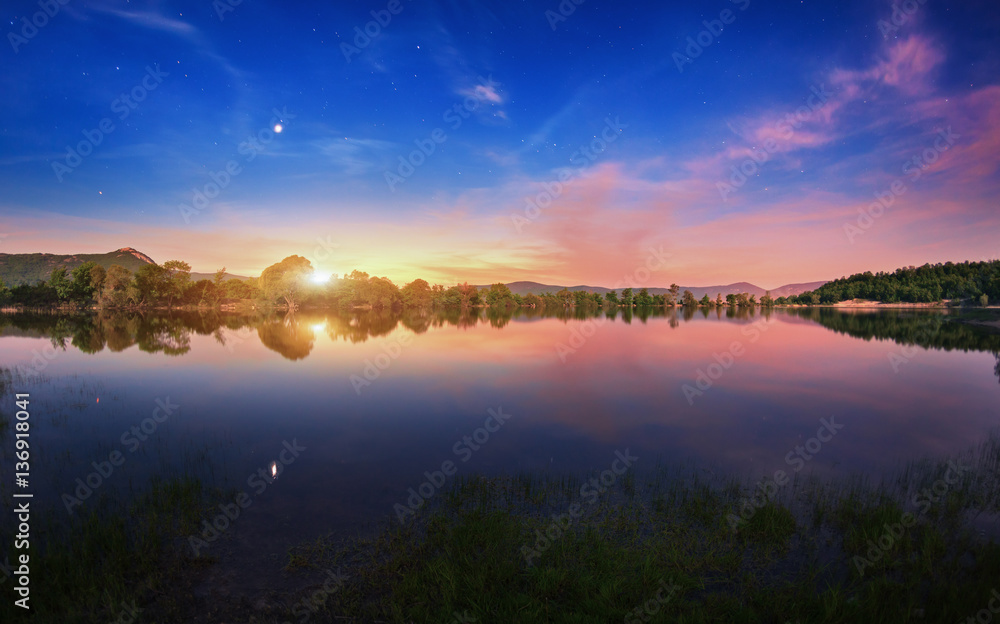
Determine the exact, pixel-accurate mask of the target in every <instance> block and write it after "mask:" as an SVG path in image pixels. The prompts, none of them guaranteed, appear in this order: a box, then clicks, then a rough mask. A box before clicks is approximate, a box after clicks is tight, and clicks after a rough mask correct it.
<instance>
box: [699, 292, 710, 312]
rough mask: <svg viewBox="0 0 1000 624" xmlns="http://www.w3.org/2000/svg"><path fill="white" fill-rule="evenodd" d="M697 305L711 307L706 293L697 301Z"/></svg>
mask: <svg viewBox="0 0 1000 624" xmlns="http://www.w3.org/2000/svg"><path fill="white" fill-rule="evenodd" d="M698 305H700V306H704V307H706V308H710V307H712V300H711V299H710V298H709V297H708V293H705V295H704V296H703V297H702V298H701V300H700V301H698Z"/></svg>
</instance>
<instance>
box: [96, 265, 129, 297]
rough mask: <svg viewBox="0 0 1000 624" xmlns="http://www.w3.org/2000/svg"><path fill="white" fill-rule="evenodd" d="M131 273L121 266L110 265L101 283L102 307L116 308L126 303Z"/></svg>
mask: <svg viewBox="0 0 1000 624" xmlns="http://www.w3.org/2000/svg"><path fill="white" fill-rule="evenodd" d="M131 285H132V273H131V272H130V271H129V270H128V269H126V268H125V267H123V266H119V265H117V264H112V265H111V267H110V268H109V269H108V271H107V274H106V275H105V276H104V279H103V280H102V281H101V294H100V298H99V300H100V303H101V305H102V306H103V307H112V308H118V307H122V306H124V305H125V304H126V303H127V302H128V294H129V293H128V289H129V287H130V286H131Z"/></svg>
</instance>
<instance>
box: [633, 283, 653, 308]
mask: <svg viewBox="0 0 1000 624" xmlns="http://www.w3.org/2000/svg"><path fill="white" fill-rule="evenodd" d="M635 304H636V305H637V306H641V307H648V306H651V305H653V298H652V297H650V296H649V289H648V288H643V289H642V290H640V291H639V295H638V296H637V297H636V298H635Z"/></svg>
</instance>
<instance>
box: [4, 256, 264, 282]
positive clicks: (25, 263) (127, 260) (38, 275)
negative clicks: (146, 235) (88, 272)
mask: <svg viewBox="0 0 1000 624" xmlns="http://www.w3.org/2000/svg"><path fill="white" fill-rule="evenodd" d="M85 262H95V263H97V264H99V265H100V266H102V267H104V268H105V269H108V268H110V267H111V266H112V265H114V264H117V265H118V266H121V267H124V268H126V269H128V270H129V271H131V272H133V273H135V272H136V271H138V270H139V269H141V268H142V267H143V266H145V265H147V264H156V262H155V261H154V260H153V259H152V258H150V257H149V256H147V255H146V254H144V253H142V252H141V251H139V250H138V249H135V248H132V247H122V248H121V249H116V250H114V251H109V252H108V253H103V254H50V253H27V254H6V253H0V279H2V280H3V283H4V284H6V285H7V286H18V285H20V284H34V283H35V282H37V281H39V280H42V281H46V280H48V279H49V277H50V276H51V275H52V269H56V268H64V269H66V272H67V273H69V272H71V271H72V270H73V269H75V268H76V267H78V266H80V265H81V264H84V263H85ZM213 277H214V274H212V273H191V280H192V281H198V280H200V279H212V278H213ZM225 279H227V280H228V279H246V278H244V277H241V276H239V275H231V274H229V273H226V277H225Z"/></svg>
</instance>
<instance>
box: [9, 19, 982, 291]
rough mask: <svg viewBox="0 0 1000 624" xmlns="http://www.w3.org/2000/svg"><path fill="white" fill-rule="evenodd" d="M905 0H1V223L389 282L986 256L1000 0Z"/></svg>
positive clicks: (97, 245) (874, 264)
mask: <svg viewBox="0 0 1000 624" xmlns="http://www.w3.org/2000/svg"><path fill="white" fill-rule="evenodd" d="M42 4H44V3H42ZM570 7H572V11H571V12H570V10H569V8H570ZM56 8H57V9H58V10H55V9H56ZM905 8H906V9H909V12H906V13H901V12H897V13H896V20H895V23H893V8H892V5H891V4H890V3H885V2H844V3H820V2H782V3H764V2H759V1H755V0H740V1H739V2H732V1H729V0H725V1H718V2H704V3H698V4H696V5H691V4H689V3H674V2H666V3H638V4H629V5H622V4H620V3H610V2H601V1H599V0H585V1H584V2H583V3H581V4H579V5H575V4H573V3H572V2H570V1H569V0H567V2H564V3H563V4H562V8H561V9H560V4H559V3H558V2H555V1H550V2H509V3H501V2H489V3H487V2H483V3H479V2H422V3H418V2H407V1H403V0H400V1H398V2H395V3H390V2H368V3H354V4H352V5H351V6H347V7H344V6H332V5H330V3H319V2H298V3H295V5H294V6H287V5H281V4H278V3H269V2H259V1H253V0H243V2H241V3H239V4H237V5H236V6H230V5H229V4H228V3H226V2H225V0H220V2H214V3H213V2H211V1H199V2H110V1H106V2H87V1H84V0H68V2H67V3H66V4H65V5H62V4H59V2H58V0H53V2H52V5H51V6H50V7H49V12H51V13H54V14H53V15H51V16H48V15H44V13H41V12H42V11H43V8H42V7H41V5H40V4H39V3H37V2H36V3H32V2H11V3H6V4H5V7H4V8H3V13H2V18H3V20H4V22H3V23H4V27H5V39H6V47H5V48H4V49H3V51H2V52H0V54H2V55H3V60H2V62H3V64H4V68H5V71H4V72H3V74H2V76H0V87H2V90H3V93H4V96H3V98H2V103H0V106H2V112H3V114H2V116H0V183H2V185H3V188H4V194H3V197H2V199H0V210H2V213H0V214H2V217H0V231H2V233H4V234H6V236H5V237H4V238H2V239H0V245H2V250H3V251H9V252H27V251H47V252H54V253H70V252H100V251H108V250H111V249H115V248H117V247H121V246H132V247H136V248H138V249H140V250H141V251H144V252H145V253H147V254H149V255H150V256H152V257H153V258H154V259H156V260H158V261H163V260H167V259H171V258H180V259H186V260H188V261H190V262H192V264H194V265H195V268H196V269H197V270H205V271H209V270H214V269H215V268H218V267H220V266H223V265H225V266H228V267H229V268H230V270H231V271H235V272H243V273H245V274H256V273H258V272H259V271H260V270H261V269H263V268H264V267H265V266H267V265H268V264H271V263H273V262H276V261H278V260H280V259H281V258H282V257H284V256H286V255H290V254H292V253H298V254H300V255H305V256H307V257H310V258H311V259H313V261H314V263H315V264H316V265H317V266H318V267H319V268H321V269H323V270H326V271H329V272H338V273H344V272H348V271H350V270H351V269H354V268H358V269H362V270H367V271H368V272H370V273H373V274H380V275H387V276H388V277H390V278H391V279H394V280H395V281H397V282H398V283H403V282H405V281H408V280H410V279H413V278H414V277H425V278H427V279H428V280H430V281H432V282H434V281H438V282H442V283H448V282H452V281H464V280H469V281H475V282H484V281H493V280H505V281H509V280H514V279H536V280H537V281H548V282H563V283H594V284H611V283H613V282H614V281H616V280H617V279H618V277H620V276H622V275H625V274H628V273H629V272H630V271H633V270H634V269H635V267H637V266H641V265H642V263H643V259H644V258H645V257H647V256H648V255H649V253H650V250H651V249H658V250H661V251H660V253H661V254H669V256H670V258H671V261H670V262H669V263H668V266H667V267H666V268H664V269H663V270H662V274H657V275H654V276H653V277H652V278H651V280H652V281H651V283H650V284H649V285H651V286H660V285H667V284H669V283H670V282H678V283H686V284H695V285H696V284H698V283H708V282H712V283H719V282H730V281H739V280H747V281H754V282H756V283H758V284H760V285H762V286H765V287H773V286H777V285H779V284H780V283H786V282H792V281H810V280H818V279H828V278H834V277H839V276H840V275H843V274H846V273H851V272H854V271H863V270H868V269H872V270H886V269H892V268H895V267H896V266H900V265H908V264H922V263H923V262H936V261H944V260H965V259H970V260H979V259H983V258H984V257H996V256H998V255H1000V243H997V242H996V241H997V240H998V237H997V236H996V235H997V233H998V225H1000V223H998V217H997V211H996V204H995V197H996V196H997V194H996V193H997V190H998V188H997V182H998V175H997V162H998V158H997V156H998V155H1000V154H998V153H997V150H998V146H1000V140H998V130H997V125H998V123H997V121H998V116H1000V104H998V99H1000V98H998V93H1000V88H998V86H997V76H1000V56H998V53H997V51H998V50H1000V46H998V45H997V44H998V41H997V33H998V32H1000V29H998V26H1000V14H998V12H997V11H996V10H995V8H994V6H993V5H991V4H990V3H987V2H968V3H962V6H958V7H956V6H952V5H950V4H946V3H943V2H939V1H935V0H927V1H926V2H924V3H919V2H917V1H916V0H914V1H913V2H912V3H909V4H907V5H906V6H905ZM373 11H374V12H375V14H374V15H373V13H372V12H373ZM393 12H395V14H393ZM39 14H41V15H43V16H44V17H43V18H42V17H38V16H39ZM32 19H34V20H35V24H43V25H41V26H40V27H37V28H32V27H27V28H25V23H26V22H25V20H28V21H30V20H32ZM379 20H381V21H382V22H383V23H382V24H379V23H378V21H379ZM716 21H717V23H716ZM723 22H728V23H723ZM880 22H881V24H880ZM720 26H721V28H719V27H720ZM356 28H357V29H360V30H362V31H363V30H365V29H366V28H367V29H368V32H369V34H371V35H374V36H370V37H369V36H367V35H366V36H364V37H358V36H357V31H356V30H355V29H356ZM32 33H33V34H32ZM29 35H30V36H29ZM689 37H690V38H691V39H689ZM692 41H694V42H695V43H696V44H699V42H700V45H695V47H692V45H693V44H692V43H691V42H692ZM345 45H346V46H353V47H352V48H345V47H344V46H345ZM345 50H346V53H345ZM347 57H350V58H347ZM679 59H683V60H679ZM143 81H145V83H144V82H143ZM817 92H822V93H824V94H826V95H825V96H824V97H823V98H822V100H818V99H817V98H813V99H812V100H811V103H810V99H809V98H810V97H811V96H812V95H813V94H815V93H817ZM123 96H124V97H123ZM133 97H134V98H135V99H137V100H138V99H141V101H132V98H133ZM802 107H806V108H802ZM797 111H802V113H801V114H800V115H799V117H798V118H796V117H795V115H796V114H797ZM789 114H791V115H792V117H791V118H789V117H788V115H789ZM782 119H785V120H786V122H785V125H782ZM102 120H103V121H104V123H105V125H104V128H105V129H108V128H111V126H113V129H111V130H110V131H108V132H103V131H101V123H102ZM108 124H111V125H110V126H109V125H108ZM276 124H280V125H281V132H280V133H277V134H275V133H274V129H275V125H276ZM948 127H951V128H952V130H951V134H950V135H948V136H952V137H954V138H952V139H951V142H950V143H948V142H940V141H939V142H938V144H937V147H935V140H936V137H938V136H944V135H939V134H938V133H939V131H941V130H944V129H946V128H948ZM85 133H86V134H85ZM98 138H99V139H100V141H99V143H98V144H96V145H89V146H88V145H87V144H88V143H90V144H93V143H97V139H98ZM255 139H256V140H255ZM767 139H771V140H772V142H770V143H767V144H765V141H766V140H767ZM81 142H83V143H84V145H83V146H82V148H83V151H87V149H88V147H90V148H92V153H89V155H87V156H82V157H81V158H80V159H79V162H77V160H76V159H75V158H74V157H73V156H72V155H68V154H67V152H68V147H73V148H79V147H81ZM421 146H423V153H421V152H420V151H419V150H420V149H421ZM927 150H930V151H927ZM427 152H430V153H429V154H428V153H427ZM922 154H926V155H927V157H928V159H927V160H922V159H923V158H924V157H923V156H921V155H922ZM914 157H916V158H917V159H918V161H917V163H916V164H917V165H918V166H920V167H921V169H920V173H921V175H920V176H919V177H917V178H915V179H911V178H913V175H911V174H907V173H904V167H905V163H906V162H907V161H908V160H910V159H912V158H914ZM930 158H933V162H930V161H929V159H930ZM401 159H402V160H403V161H405V162H406V164H402V165H401ZM748 159H753V160H752V161H750V160H748ZM748 163H749V164H748ZM407 165H410V166H412V173H409V172H410V168H409V167H408V166H407ZM413 165H415V166H413ZM227 166H228V167H229V168H230V171H235V172H237V173H230V174H226V173H220V172H225V171H226V168H227ZM740 166H744V167H745V168H746V170H747V171H750V172H751V174H750V175H748V176H746V178H745V179H744V178H741V177H740V176H739V175H738V174H737V175H736V177H735V178H734V177H733V176H734V173H733V167H736V168H737V169H738V168H739V167H740ZM227 176H228V177H227ZM560 179H562V181H560ZM897 181H898V182H901V183H904V184H905V190H904V191H903V192H902V193H898V194H895V195H896V196H895V197H893V201H892V202H891V205H885V206H883V210H881V211H879V210H877V209H876V210H875V213H877V214H875V213H873V209H872V208H871V203H872V201H873V200H874V197H875V194H876V193H879V192H881V193H883V194H884V193H886V192H890V193H892V191H891V190H889V189H891V185H892V183H893V182H897ZM213 184H219V186H220V188H219V189H218V193H217V195H215V196H214V197H212V198H211V199H210V200H207V199H206V200H205V201H201V203H199V199H198V193H199V192H201V193H209V194H211V193H212V192H213V191H214V190H215V189H214V188H213V187H212V185H213ZM727 185H728V186H727ZM897 188H898V187H897ZM529 200H531V201H533V203H534V206H538V208H537V209H534V208H530V207H529V206H530V205H531V204H529ZM547 200H550V201H547ZM539 202H540V203H541V204H545V205H544V207H542V206H540V205H539ZM182 206H188V207H190V208H191V209H195V210H191V209H185V208H182ZM526 209H527V211H528V212H525V211H526ZM532 215H533V216H532ZM866 217H867V218H866ZM866 224H868V225H867V227H866ZM789 257H794V258H795V260H794V261H789ZM654 282H655V283H654Z"/></svg>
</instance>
